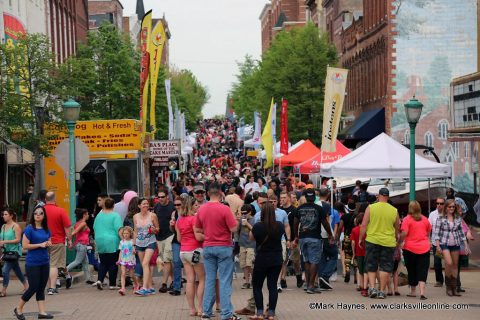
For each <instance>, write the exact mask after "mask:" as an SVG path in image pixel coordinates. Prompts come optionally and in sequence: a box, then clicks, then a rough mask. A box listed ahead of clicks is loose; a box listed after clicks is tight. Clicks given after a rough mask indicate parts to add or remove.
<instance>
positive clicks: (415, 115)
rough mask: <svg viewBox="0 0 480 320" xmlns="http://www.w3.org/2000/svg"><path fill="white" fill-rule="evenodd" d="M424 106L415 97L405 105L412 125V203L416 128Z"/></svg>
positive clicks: (411, 199)
mask: <svg viewBox="0 0 480 320" xmlns="http://www.w3.org/2000/svg"><path fill="white" fill-rule="evenodd" d="M422 108H423V104H422V103H421V102H420V101H418V100H417V99H415V96H413V98H412V99H410V100H409V101H408V102H407V103H405V114H406V116H407V121H408V124H409V125H410V201H414V200H415V127H416V126H417V123H418V120H420V115H421V114H422Z"/></svg>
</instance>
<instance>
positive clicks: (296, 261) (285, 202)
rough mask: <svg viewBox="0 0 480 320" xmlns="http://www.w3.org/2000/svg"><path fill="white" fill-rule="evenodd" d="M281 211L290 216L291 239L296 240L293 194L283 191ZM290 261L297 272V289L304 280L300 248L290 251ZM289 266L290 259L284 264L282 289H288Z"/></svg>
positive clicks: (281, 279) (281, 278)
mask: <svg viewBox="0 0 480 320" xmlns="http://www.w3.org/2000/svg"><path fill="white" fill-rule="evenodd" d="M280 209H282V210H284V211H285V212H286V213H287V215H288V223H289V224H290V230H291V233H292V234H291V237H292V239H295V238H296V235H297V230H295V215H296V213H297V209H296V208H295V207H294V206H293V205H292V197H291V193H290V192H287V191H282V192H281V193H280ZM290 259H291V260H292V263H293V268H294V270H295V275H296V277H297V288H301V287H302V286H303V280H302V270H301V268H300V249H299V248H298V247H295V248H291V249H290ZM287 264H288V259H287V260H286V261H285V262H284V266H283V268H282V272H281V273H280V285H281V286H282V288H286V287H287V282H286V281H285V273H286V270H285V269H286V267H287Z"/></svg>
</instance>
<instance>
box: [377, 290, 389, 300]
mask: <svg viewBox="0 0 480 320" xmlns="http://www.w3.org/2000/svg"><path fill="white" fill-rule="evenodd" d="M386 297H387V296H386V295H385V293H384V292H382V291H379V292H378V293H377V299H385V298H386Z"/></svg>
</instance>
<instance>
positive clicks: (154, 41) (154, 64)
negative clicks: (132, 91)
mask: <svg viewBox="0 0 480 320" xmlns="http://www.w3.org/2000/svg"><path fill="white" fill-rule="evenodd" d="M166 38H167V36H166V34H165V29H164V28H163V23H162V20H159V21H158V22H157V24H156V25H155V28H153V30H152V34H151V36H150V40H149V42H150V43H149V47H148V51H149V52H150V128H149V132H151V133H155V131H156V130H157V122H156V119H155V100H156V96H157V81H158V71H159V70H160V64H161V62H162V52H163V46H164V45H165V41H166Z"/></svg>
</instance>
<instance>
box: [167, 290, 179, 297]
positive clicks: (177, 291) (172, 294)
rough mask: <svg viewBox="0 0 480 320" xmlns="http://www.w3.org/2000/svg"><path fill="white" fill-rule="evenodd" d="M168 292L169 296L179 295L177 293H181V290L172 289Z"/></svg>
mask: <svg viewBox="0 0 480 320" xmlns="http://www.w3.org/2000/svg"><path fill="white" fill-rule="evenodd" d="M169 294H170V295H171V296H179V295H181V294H182V292H181V291H180V290H172V291H170V292H169Z"/></svg>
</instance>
